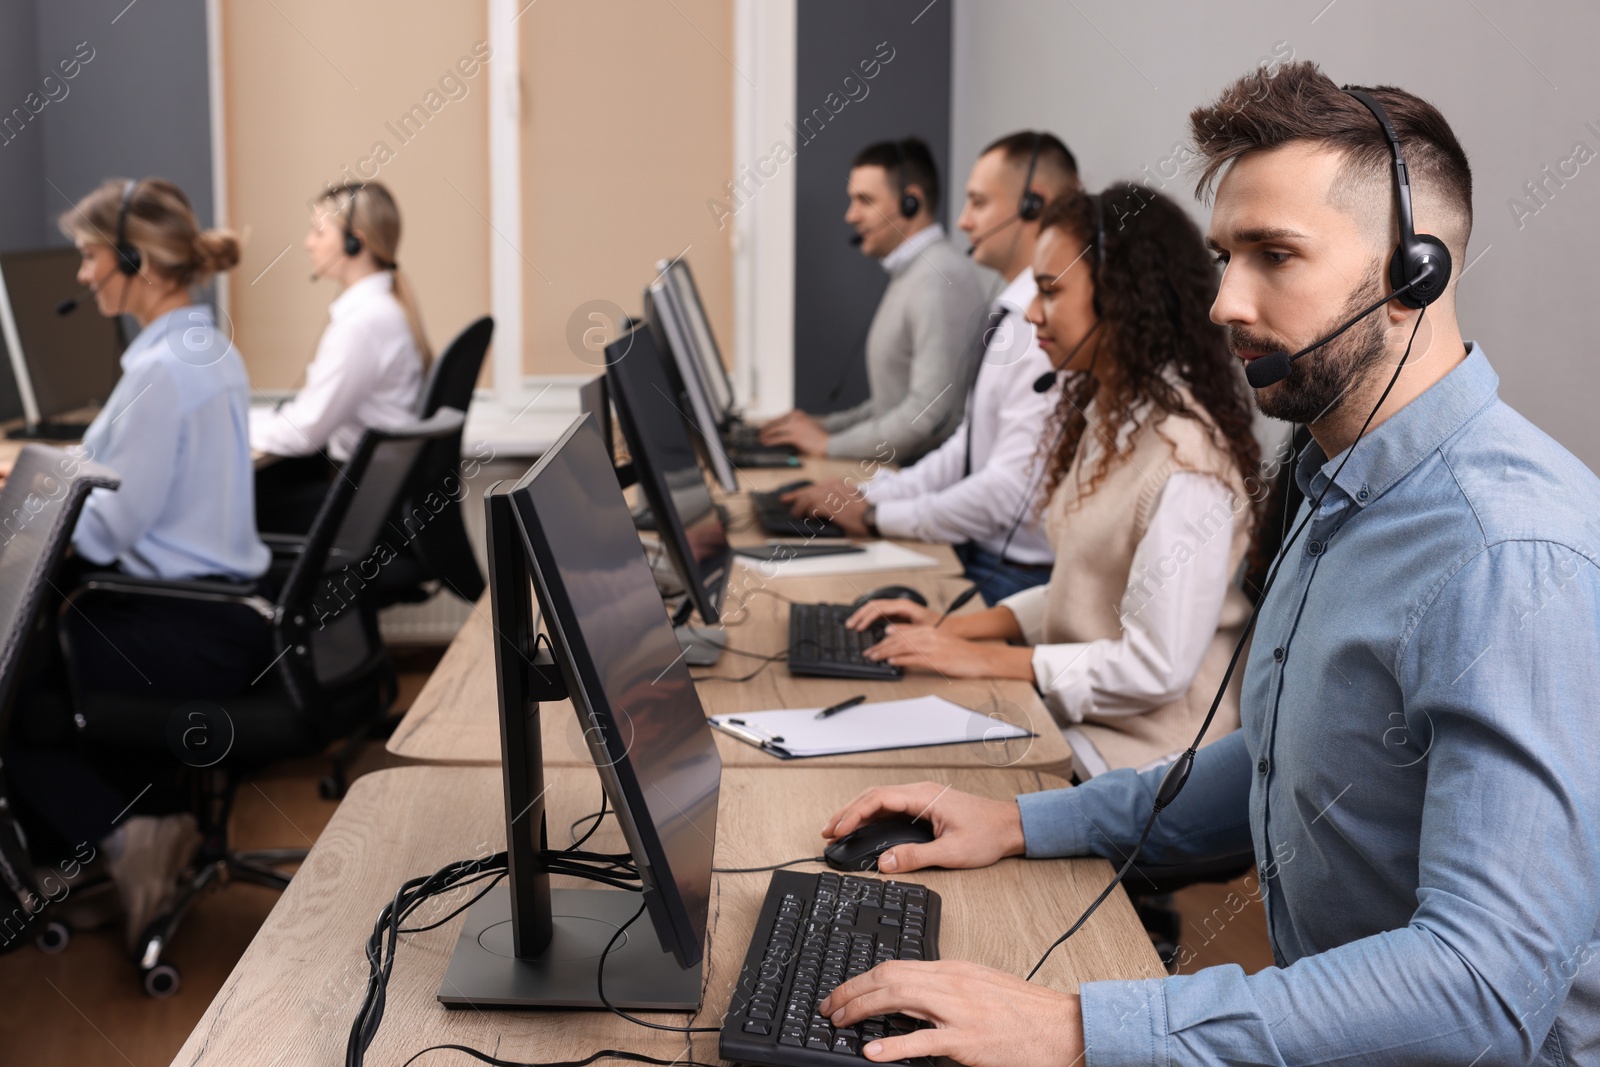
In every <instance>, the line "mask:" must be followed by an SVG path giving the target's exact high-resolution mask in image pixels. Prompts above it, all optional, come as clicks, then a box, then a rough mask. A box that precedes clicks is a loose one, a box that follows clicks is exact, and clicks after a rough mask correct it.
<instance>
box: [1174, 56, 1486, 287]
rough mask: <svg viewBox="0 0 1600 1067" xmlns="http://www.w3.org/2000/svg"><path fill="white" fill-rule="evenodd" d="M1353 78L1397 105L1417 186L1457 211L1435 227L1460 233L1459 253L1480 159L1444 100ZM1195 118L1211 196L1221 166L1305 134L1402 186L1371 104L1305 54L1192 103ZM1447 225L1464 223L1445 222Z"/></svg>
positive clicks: (1354, 165)
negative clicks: (1465, 145) (1439, 104)
mask: <svg viewBox="0 0 1600 1067" xmlns="http://www.w3.org/2000/svg"><path fill="white" fill-rule="evenodd" d="M1352 88H1356V89H1365V90H1366V91H1367V92H1369V93H1371V94H1372V95H1373V96H1374V97H1376V98H1377V100H1378V102H1379V103H1380V104H1382V105H1383V109H1384V110H1385V111H1387V112H1388V113H1389V121H1390V122H1391V123H1392V124H1393V126H1394V128H1395V132H1396V133H1397V134H1399V136H1400V150H1401V154H1402V155H1404V157H1405V161H1406V170H1407V173H1408V177H1409V179H1410V182H1411V187H1412V193H1413V195H1414V196H1424V195H1425V196H1430V197H1433V198H1437V200H1438V201H1439V202H1440V204H1441V206H1442V207H1443V208H1444V210H1445V212H1447V213H1448V215H1449V216H1451V217H1447V218H1445V219H1443V220H1441V221H1442V222H1444V223H1445V224H1446V225H1443V226H1437V228H1436V229H1435V232H1436V233H1438V235H1439V236H1440V237H1441V238H1443V239H1444V240H1445V241H1446V242H1447V243H1449V244H1452V245H1455V244H1456V238H1457V237H1459V245H1460V246H1459V247H1455V248H1453V249H1452V251H1454V252H1455V253H1456V254H1457V255H1460V254H1461V253H1462V251H1463V250H1464V249H1465V247H1466V242H1467V236H1468V234H1470V233H1471V231H1472V167H1471V166H1470V165H1469V164H1468V163H1467V154H1466V152H1465V151H1463V150H1462V148H1461V142H1460V141H1458V140H1456V135H1455V132H1454V131H1453V130H1451V128H1450V124H1449V123H1448V122H1446V121H1445V118H1444V116H1443V115H1441V114H1440V113H1439V109H1438V108H1436V107H1434V106H1433V105H1432V104H1430V103H1428V102H1427V101H1426V100H1423V99H1422V98H1421V97H1419V96H1416V95H1415V94H1413V93H1408V92H1406V91H1405V90H1404V89H1397V88H1395V87H1394V86H1392V85H1379V86H1373V87H1367V86H1359V85H1358V86H1352ZM1189 126H1190V129H1191V131H1192V133H1193V137H1194V144H1195V149H1196V151H1197V152H1198V153H1199V155H1200V158H1201V160H1202V162H1203V168H1202V169H1201V171H1200V177H1199V180H1198V182H1197V183H1196V186H1195V192H1196V195H1198V196H1200V197H1202V198H1209V197H1210V195H1211V192H1212V190H1213V188H1214V187H1215V184H1216V181H1217V176H1218V175H1219V174H1220V173H1221V171H1222V170H1223V168H1224V167H1226V166H1227V165H1228V164H1229V163H1231V162H1233V161H1234V160H1236V159H1238V158H1239V157H1240V156H1243V155H1245V154H1247V153H1249V152H1255V151H1260V150H1264V149H1271V148H1278V147H1280V146H1282V145H1286V144H1291V143H1294V142H1297V141H1299V142H1306V143H1311V144H1320V145H1324V146H1326V147H1328V148H1332V149H1336V150H1338V151H1340V152H1342V153H1344V155H1345V158H1346V164H1345V173H1346V175H1347V176H1348V177H1349V178H1351V179H1353V180H1354V181H1356V182H1359V183H1366V182H1370V181H1372V180H1373V179H1375V178H1377V179H1381V180H1382V182H1383V183H1384V185H1385V187H1392V186H1393V178H1392V177H1391V174H1390V171H1391V169H1392V164H1391V153H1390V150H1389V142H1388V140H1387V139H1386V138H1385V137H1384V135H1383V130H1382V129H1381V128H1380V127H1379V125H1378V123H1377V120H1375V119H1374V118H1373V117H1372V112H1370V111H1368V110H1367V109H1366V107H1364V106H1363V105H1362V104H1361V102H1360V101H1358V100H1357V99H1356V98H1355V97H1353V96H1351V95H1349V94H1348V93H1346V92H1345V91H1344V90H1342V89H1341V88H1339V86H1337V85H1335V84H1334V83H1333V80H1332V79H1331V78H1329V77H1328V76H1327V75H1326V74H1324V73H1322V70H1321V68H1319V67H1318V66H1317V65H1316V64H1315V63H1312V62H1309V61H1306V60H1301V61H1299V62H1296V63H1289V64H1287V65H1285V66H1284V67H1282V68H1281V69H1280V70H1279V71H1278V73H1277V75H1276V76H1269V75H1267V74H1266V73H1265V72H1263V71H1257V72H1252V73H1251V74H1248V75H1246V76H1245V77H1243V78H1240V79H1239V80H1238V81H1236V82H1234V83H1233V84H1232V85H1230V86H1228V87H1227V88H1226V89H1224V90H1222V94H1221V95H1220V96H1219V97H1217V100H1216V102H1215V103H1213V104H1210V105H1207V106H1205V107H1197V108H1195V109H1194V110H1193V111H1191V112H1190V113H1189ZM1391 195H1392V194H1391ZM1429 225H1430V226H1434V225H1436V224H1434V223H1430V224H1429ZM1447 228H1448V229H1449V230H1451V231H1456V232H1450V233H1446V232H1443V231H1444V230H1446V229H1447Z"/></svg>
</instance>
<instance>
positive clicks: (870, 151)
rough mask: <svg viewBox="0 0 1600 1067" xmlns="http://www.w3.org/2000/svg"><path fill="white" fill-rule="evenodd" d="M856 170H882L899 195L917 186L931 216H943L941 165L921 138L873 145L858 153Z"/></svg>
mask: <svg viewBox="0 0 1600 1067" xmlns="http://www.w3.org/2000/svg"><path fill="white" fill-rule="evenodd" d="M850 166H851V168H852V169H853V168H855V167H882V168H883V169H884V172H885V173H886V174H888V175H889V184H890V185H892V186H894V187H895V191H896V192H897V193H904V192H905V191H906V186H908V185H915V186H916V187H917V188H919V189H921V190H922V193H923V200H924V201H926V203H925V204H924V205H923V206H924V207H926V208H927V209H928V210H929V211H930V212H932V213H933V214H935V215H937V214H938V213H939V164H937V163H935V162H934V161H933V150H932V149H931V148H929V147H928V142H926V141H924V140H923V139H922V138H920V137H904V138H901V139H900V140H898V141H879V142H878V143H877V144H869V145H867V147H865V148H863V149H862V150H861V151H859V152H857V153H856V158H855V159H854V160H852V161H851V163H850Z"/></svg>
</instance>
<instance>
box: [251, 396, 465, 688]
mask: <svg viewBox="0 0 1600 1067" xmlns="http://www.w3.org/2000/svg"><path fill="white" fill-rule="evenodd" d="M463 420H464V416H463V415H462V413H461V412H460V411H458V410H456V409H455V408H441V409H440V410H439V411H437V412H435V413H434V414H433V415H432V416H431V417H430V418H428V419H425V420H423V421H421V422H415V423H410V424H408V425H405V426H397V427H392V428H389V429H368V430H366V431H364V432H363V433H362V435H361V440H360V441H359V442H358V443H357V444H356V448H355V452H354V453H353V454H352V455H351V457H350V461H349V462H348V463H346V464H345V465H344V469H343V470H342V471H340V473H339V475H338V476H337V477H335V478H334V480H333V482H332V484H331V485H330V486H329V488H328V495H327V496H325V497H324V498H323V500H322V507H321V509H320V510H319V511H318V512H317V517H316V519H315V520H313V521H312V523H311V530H310V532H308V533H307V534H306V539H305V542H304V544H303V547H302V549H301V552H300V556H299V558H298V559H296V560H295V563H294V566H293V567H292V568H290V570H289V573H288V575H287V576H286V577H285V578H284V582H283V587H282V589H281V590H280V591H279V597H278V600H279V604H280V606H281V608H282V610H283V613H284V616H285V618H286V621H287V628H286V629H285V630H284V631H283V632H284V634H285V640H286V642H287V643H289V644H290V645H291V647H293V648H295V649H297V651H296V653H295V654H294V655H289V656H286V657H285V665H286V667H287V669H288V670H289V673H290V679H291V682H294V681H295V680H296V675H299V679H298V680H299V682H300V683H301V684H305V685H314V686H317V687H322V688H327V687H330V686H336V685H338V684H340V683H341V682H342V681H343V680H346V679H351V678H356V677H359V676H361V675H362V674H364V673H365V671H366V669H367V668H368V667H370V665H371V664H372V663H373V662H374V661H375V660H377V659H380V658H381V657H382V652H383V648H382V642H381V640H380V639H379V637H378V632H377V623H376V618H375V612H374V611H373V610H372V606H371V602H370V597H367V596H365V595H364V590H365V589H366V588H367V586H369V585H371V584H373V582H375V581H376V579H377V576H378V573H379V571H380V570H381V569H382V568H383V566H384V565H385V564H387V563H388V562H389V561H390V560H392V559H394V558H395V556H396V554H397V553H398V551H399V550H400V549H401V548H403V547H404V546H403V542H402V541H401V537H400V536H399V535H398V534H393V533H391V532H386V530H385V523H386V520H387V519H388V518H389V516H390V515H391V514H393V513H394V510H395V505H396V504H397V503H398V502H399V500H400V494H401V492H402V491H403V490H404V488H405V486H406V483H407V481H408V479H409V478H410V476H411V471H412V468H413V467H414V466H415V465H416V462H417V458H418V457H419V456H420V455H421V454H422V451H423V449H424V448H425V447H426V446H427V445H428V444H429V443H430V442H432V441H436V440H438V439H439V438H442V437H445V436H448V435H452V434H455V435H459V434H460V432H461V426H462V422H463ZM308 671H309V672H310V674H309V675H308V674H306V673H305V672H308Z"/></svg>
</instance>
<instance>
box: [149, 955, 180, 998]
mask: <svg viewBox="0 0 1600 1067" xmlns="http://www.w3.org/2000/svg"><path fill="white" fill-rule="evenodd" d="M142 977H143V979H144V991H145V993H146V994H148V995H149V996H152V997H154V998H156V999H157V1000H164V999H166V998H167V997H170V996H172V994H174V993H176V992H177V991H178V987H179V986H180V985H182V984H183V979H182V977H181V976H180V975H179V974H178V968H176V967H174V966H173V965H172V964H170V963H158V964H156V965H155V966H154V967H152V968H150V969H149V970H148V971H145V972H144V974H143V976H142Z"/></svg>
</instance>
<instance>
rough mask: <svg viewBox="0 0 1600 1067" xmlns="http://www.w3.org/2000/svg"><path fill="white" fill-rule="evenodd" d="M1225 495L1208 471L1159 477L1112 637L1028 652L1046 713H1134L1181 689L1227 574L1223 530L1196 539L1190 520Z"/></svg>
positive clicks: (1211, 624)
mask: <svg viewBox="0 0 1600 1067" xmlns="http://www.w3.org/2000/svg"><path fill="white" fill-rule="evenodd" d="M1232 502H1233V496H1232V494H1231V492H1230V491H1229V490H1228V488H1227V487H1226V486H1225V485H1223V483H1222V482H1221V481H1219V480H1217V479H1216V478H1214V477H1212V476H1211V475H1208V474H1199V473H1196V472H1193V471H1178V472H1176V473H1174V474H1173V475H1172V476H1171V477H1169V478H1168V479H1167V484H1166V485H1165V486H1163V487H1162V490H1161V497H1160V499H1159V500H1158V501H1157V503H1156V507H1155V512H1154V514H1153V515H1152V516H1151V518H1150V525H1149V528H1148V529H1146V530H1145V534H1144V538H1143V539H1142V540H1140V542H1139V545H1138V547H1137V548H1136V549H1135V550H1134V554H1133V568H1132V570H1131V571H1130V572H1129V581H1128V587H1127V589H1126V590H1125V591H1124V592H1123V595H1122V602H1121V604H1120V605H1119V609H1118V610H1119V612H1120V614H1121V617H1122V636H1121V637H1119V638H1115V639H1105V640H1100V641H1088V642H1082V643H1077V644H1061V645H1038V646H1036V647H1035V648H1034V650H1033V674H1034V680H1035V681H1036V682H1037V683H1038V686H1039V691H1040V692H1042V693H1043V694H1044V696H1045V701H1046V703H1048V704H1049V705H1050V707H1051V710H1052V711H1053V712H1055V713H1056V714H1057V715H1058V716H1063V717H1065V718H1066V719H1069V720H1070V721H1072V722H1082V721H1083V719H1084V716H1085V715H1087V714H1091V713H1092V714H1095V715H1100V716H1117V715H1138V714H1140V713H1141V712H1145V711H1149V710H1150V709H1151V708H1157V707H1160V706H1161V705H1163V704H1168V703H1171V702H1172V701H1174V700H1177V699H1178V698H1179V697H1180V696H1182V695H1183V694H1184V693H1185V692H1187V691H1188V689H1189V686H1190V685H1191V684H1193V682H1194V676H1195V674H1196V673H1198V672H1199V670H1200V664H1201V662H1202V661H1203V660H1204V659H1205V654H1206V649H1207V648H1208V647H1210V645H1211V641H1212V639H1213V638H1214V637H1215V636H1216V632H1217V619H1218V617H1219V616H1220V615H1221V614H1222V604H1223V600H1224V599H1225V598H1226V596H1227V592H1228V586H1229V585H1230V584H1231V582H1232V580H1233V574H1232V569H1231V568H1230V567H1229V566H1228V557H1229V550H1230V547H1231V542H1232V536H1231V534H1232V530H1231V527H1230V528H1228V530H1227V533H1228V536H1224V535H1223V531H1220V530H1219V531H1217V532H1216V533H1215V534H1213V535H1212V536H1211V537H1210V538H1209V539H1206V540H1204V541H1200V542H1199V543H1196V538H1195V536H1194V534H1193V532H1192V530H1191V528H1190V523H1191V521H1192V520H1194V519H1197V518H1199V517H1201V516H1203V515H1206V514H1208V513H1210V512H1211V511H1212V509H1213V508H1215V507H1218V506H1220V507H1222V508H1224V509H1226V510H1229V511H1231V510H1232ZM1168 573H1170V575H1171V576H1170V577H1167V574H1168ZM1152 579H1154V580H1152Z"/></svg>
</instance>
